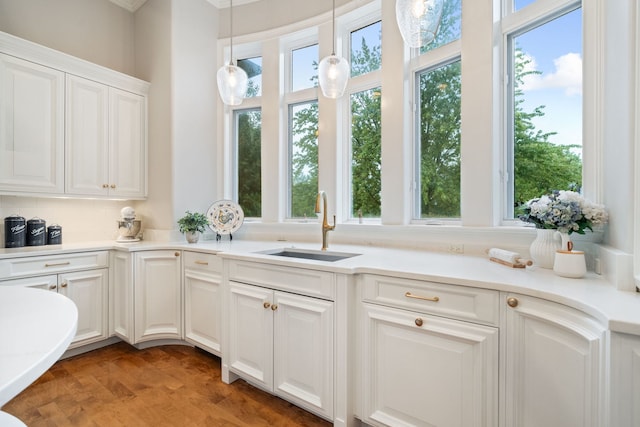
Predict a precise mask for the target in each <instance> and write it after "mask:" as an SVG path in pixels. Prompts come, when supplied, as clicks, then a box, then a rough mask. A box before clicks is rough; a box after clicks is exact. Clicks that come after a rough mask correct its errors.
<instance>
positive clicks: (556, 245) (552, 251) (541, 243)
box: [529, 229, 561, 269]
mask: <svg viewBox="0 0 640 427" xmlns="http://www.w3.org/2000/svg"><path fill="white" fill-rule="evenodd" d="M536 233H537V234H536V238H535V239H534V241H533V242H532V243H531V246H530V247H529V254H530V255H531V259H533V263H534V265H537V266H538V267H542V268H549V269H551V268H553V260H554V259H555V256H556V251H557V250H558V249H560V248H561V243H560V240H561V239H560V233H559V232H558V231H557V230H546V229H537V230H536Z"/></svg>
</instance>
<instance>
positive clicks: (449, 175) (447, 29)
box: [413, 0, 462, 220]
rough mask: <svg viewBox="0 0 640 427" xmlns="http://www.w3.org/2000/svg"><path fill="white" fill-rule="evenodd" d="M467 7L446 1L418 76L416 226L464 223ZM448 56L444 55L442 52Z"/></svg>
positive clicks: (416, 81)
mask: <svg viewBox="0 0 640 427" xmlns="http://www.w3.org/2000/svg"><path fill="white" fill-rule="evenodd" d="M461 19H462V15H461V2H460V0H454V1H446V2H445V3H444V8H443V11H442V20H441V23H440V27H439V29H438V33H437V34H436V37H435V39H434V40H433V42H431V43H430V44H428V45H427V46H425V47H423V48H421V49H420V57H419V58H418V59H419V61H420V63H421V65H422V67H421V68H419V69H418V70H416V74H415V86H414V87H415V95H414V96H415V99H416V105H417V106H418V108H416V112H415V132H416V136H415V144H414V147H415V151H414V165H415V167H414V171H415V175H414V183H415V188H414V203H413V207H414V212H413V218H414V219H416V220H432V219H436V218H438V219H455V218H460V197H461V195H460V192H461V190H460V143H461V134H460V124H461V118H460V108H461V101H462V100H461V95H462V92H461V89H462V88H461V77H462V74H461V60H460V47H459V46H460V45H459V44H458V45H457V46H456V45H452V43H453V42H455V41H457V40H459V39H460V37H461ZM443 50H446V52H448V53H447V54H446V55H444V56H443V55H442V53H441V52H442V51H443Z"/></svg>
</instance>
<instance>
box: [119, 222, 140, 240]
mask: <svg viewBox="0 0 640 427" xmlns="http://www.w3.org/2000/svg"><path fill="white" fill-rule="evenodd" d="M138 233H140V220H139V219H132V220H118V236H120V237H118V241H119V242H122V241H133V240H135V241H137V240H138V239H136V236H137V235H138Z"/></svg>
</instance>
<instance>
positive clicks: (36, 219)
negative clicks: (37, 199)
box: [27, 216, 46, 224]
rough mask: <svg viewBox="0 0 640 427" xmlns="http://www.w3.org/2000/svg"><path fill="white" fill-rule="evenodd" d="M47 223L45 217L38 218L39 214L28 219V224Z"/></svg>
mask: <svg viewBox="0 0 640 427" xmlns="http://www.w3.org/2000/svg"><path fill="white" fill-rule="evenodd" d="M45 223H46V221H45V220H44V219H42V218H38V217H37V216H36V217H33V218H31V219H30V220H29V221H27V224H45Z"/></svg>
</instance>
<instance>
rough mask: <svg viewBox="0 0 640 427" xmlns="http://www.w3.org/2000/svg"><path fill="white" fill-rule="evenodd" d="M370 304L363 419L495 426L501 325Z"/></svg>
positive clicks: (389, 423)
mask: <svg viewBox="0 0 640 427" xmlns="http://www.w3.org/2000/svg"><path fill="white" fill-rule="evenodd" d="M363 305H364V316H365V320H364V337H363V343H364V345H363V347H362V351H363V365H362V393H363V398H364V400H363V408H364V421H365V422H367V423H370V424H372V425H386V426H394V427H395V426H416V425H417V426H460V427H467V426H469V427H470V426H486V427H493V426H495V425H497V415H498V411H497V409H498V401H497V396H498V328H495V327H490V326H484V325H477V324H473V323H470V322H461V321H458V320H451V319H446V318H442V317H436V316H431V315H427V314H424V313H415V312H411V311H408V310H400V309H396V308H389V307H383V306H378V305H374V304H363Z"/></svg>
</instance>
